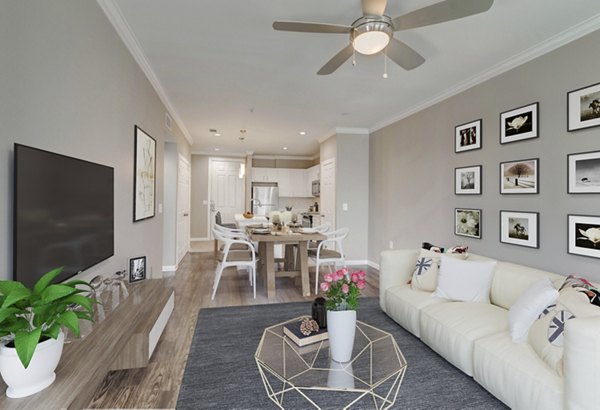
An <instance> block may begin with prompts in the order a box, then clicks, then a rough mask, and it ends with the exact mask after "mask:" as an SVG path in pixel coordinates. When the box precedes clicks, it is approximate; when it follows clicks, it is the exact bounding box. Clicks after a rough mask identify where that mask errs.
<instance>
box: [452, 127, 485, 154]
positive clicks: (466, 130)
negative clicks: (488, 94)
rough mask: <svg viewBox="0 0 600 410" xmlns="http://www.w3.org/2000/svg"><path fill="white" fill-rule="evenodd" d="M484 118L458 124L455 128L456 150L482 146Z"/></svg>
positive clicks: (467, 149) (461, 150)
mask: <svg viewBox="0 0 600 410" xmlns="http://www.w3.org/2000/svg"><path fill="white" fill-rule="evenodd" d="M481 126H482V120H476V121H471V122H468V123H466V124H462V125H457V126H456V127H455V128H454V152H463V151H470V150H473V149H479V148H481Z"/></svg>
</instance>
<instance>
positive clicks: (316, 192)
mask: <svg viewBox="0 0 600 410" xmlns="http://www.w3.org/2000/svg"><path fill="white" fill-rule="evenodd" d="M320 195H321V181H319V180H318V179H315V180H314V181H313V182H312V196H320Z"/></svg>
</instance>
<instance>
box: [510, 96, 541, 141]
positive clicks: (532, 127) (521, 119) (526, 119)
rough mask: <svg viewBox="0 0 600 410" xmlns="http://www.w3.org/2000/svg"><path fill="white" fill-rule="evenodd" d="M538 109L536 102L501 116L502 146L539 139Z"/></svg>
mask: <svg viewBox="0 0 600 410" xmlns="http://www.w3.org/2000/svg"><path fill="white" fill-rule="evenodd" d="M538 107H539V103H537V102H536V103H533V104H529V105H526V106H524V107H519V108H515V109H513V110H510V111H506V112H503V113H502V114H500V144H508V143H510V142H515V141H522V140H526V139H530V138H537V137H539V135H538V124H539V120H538Z"/></svg>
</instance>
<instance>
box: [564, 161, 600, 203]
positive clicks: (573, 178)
mask: <svg viewBox="0 0 600 410" xmlns="http://www.w3.org/2000/svg"><path fill="white" fill-rule="evenodd" d="M567 193H569V194H600V151H588V152H579V153H575V154H569V155H567Z"/></svg>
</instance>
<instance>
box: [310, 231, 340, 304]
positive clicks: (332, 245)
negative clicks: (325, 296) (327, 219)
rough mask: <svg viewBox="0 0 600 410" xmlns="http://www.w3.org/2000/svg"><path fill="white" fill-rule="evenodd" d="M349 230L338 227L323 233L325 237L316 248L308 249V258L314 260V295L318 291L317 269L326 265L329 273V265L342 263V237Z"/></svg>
mask: <svg viewBox="0 0 600 410" xmlns="http://www.w3.org/2000/svg"><path fill="white" fill-rule="evenodd" d="M348 232H350V229H349V228H340V229H338V230H335V231H332V232H325V233H323V234H324V235H325V236H326V237H327V238H326V239H324V240H322V241H321V242H319V244H318V245H317V247H316V248H312V249H309V250H308V256H309V258H311V259H313V260H314V261H315V295H316V294H317V293H318V292H319V270H320V268H321V266H322V265H327V267H328V268H329V272H330V273H331V266H332V265H333V266H334V267H335V266H337V265H342V266H343V265H344V264H345V263H346V258H345V255H344V239H346V237H347V236H348Z"/></svg>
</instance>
